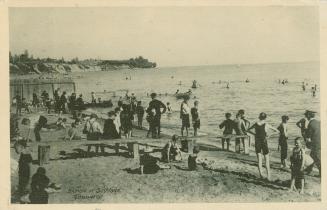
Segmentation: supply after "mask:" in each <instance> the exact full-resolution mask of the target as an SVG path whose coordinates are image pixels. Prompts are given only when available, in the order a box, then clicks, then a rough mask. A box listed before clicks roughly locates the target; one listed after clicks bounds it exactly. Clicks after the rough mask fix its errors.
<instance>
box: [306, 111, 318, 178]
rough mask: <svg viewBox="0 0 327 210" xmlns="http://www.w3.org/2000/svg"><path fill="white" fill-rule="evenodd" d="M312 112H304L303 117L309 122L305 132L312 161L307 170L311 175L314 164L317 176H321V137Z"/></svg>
mask: <svg viewBox="0 0 327 210" xmlns="http://www.w3.org/2000/svg"><path fill="white" fill-rule="evenodd" d="M315 113H316V112H313V111H309V110H306V111H305V115H306V118H307V119H308V121H309V124H308V129H307V131H306V137H307V142H311V152H310V156H311V157H312V159H313V161H314V162H313V164H311V165H310V166H309V167H308V168H307V172H308V174H309V173H311V171H312V168H313V166H314V164H315V165H316V166H317V167H318V170H319V176H321V136H320V121H318V120H316V119H315Z"/></svg>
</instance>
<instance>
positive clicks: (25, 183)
mask: <svg viewBox="0 0 327 210" xmlns="http://www.w3.org/2000/svg"><path fill="white" fill-rule="evenodd" d="M26 147H27V143H26V141H25V140H18V141H17V142H16V143H15V145H14V148H15V152H16V153H17V154H19V161H18V195H19V198H22V197H23V196H24V195H26V194H28V193H29V192H30V183H31V167H32V161H33V159H32V156H31V154H30V153H29V151H28V150H27V149H26Z"/></svg>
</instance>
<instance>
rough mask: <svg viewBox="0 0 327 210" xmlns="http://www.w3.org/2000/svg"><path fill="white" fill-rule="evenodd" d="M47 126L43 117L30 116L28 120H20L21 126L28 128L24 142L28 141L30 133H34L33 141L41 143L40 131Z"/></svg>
mask: <svg viewBox="0 0 327 210" xmlns="http://www.w3.org/2000/svg"><path fill="white" fill-rule="evenodd" d="M46 124H47V118H45V117H44V116H39V115H36V116H31V117H29V118H24V119H23V120H22V125H27V126H29V129H28V132H27V136H26V140H27V141H29V140H30V139H29V138H30V134H31V131H32V130H33V131H34V134H35V141H37V142H39V141H41V135H40V131H41V129H42V128H44V127H45V126H46Z"/></svg>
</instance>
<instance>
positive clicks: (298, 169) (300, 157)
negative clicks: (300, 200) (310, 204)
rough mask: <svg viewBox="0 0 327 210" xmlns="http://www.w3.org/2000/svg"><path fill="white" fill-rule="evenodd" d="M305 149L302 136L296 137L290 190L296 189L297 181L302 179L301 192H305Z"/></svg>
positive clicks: (292, 156)
mask: <svg viewBox="0 0 327 210" xmlns="http://www.w3.org/2000/svg"><path fill="white" fill-rule="evenodd" d="M304 155H305V151H304V149H303V148H302V145H301V140H300V137H298V138H296V139H295V147H294V148H293V151H292V155H291V174H292V177H291V187H290V191H294V190H296V187H295V181H297V180H300V181H301V192H300V193H301V194H303V193H304V163H305V160H304V157H305V156H304Z"/></svg>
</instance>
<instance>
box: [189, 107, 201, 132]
mask: <svg viewBox="0 0 327 210" xmlns="http://www.w3.org/2000/svg"><path fill="white" fill-rule="evenodd" d="M191 115H192V124H193V129H194V136H197V135H198V129H200V114H199V101H194V107H192V109H191Z"/></svg>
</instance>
